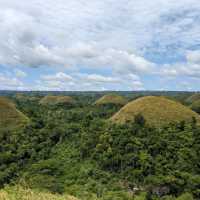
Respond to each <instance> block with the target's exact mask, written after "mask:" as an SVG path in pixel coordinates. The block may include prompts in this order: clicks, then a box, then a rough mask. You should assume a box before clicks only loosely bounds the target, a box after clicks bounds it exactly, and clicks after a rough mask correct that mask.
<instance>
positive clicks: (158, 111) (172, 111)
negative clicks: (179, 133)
mask: <svg viewBox="0 0 200 200" xmlns="http://www.w3.org/2000/svg"><path fill="white" fill-rule="evenodd" d="M138 114H142V115H143V117H144V118H145V119H146V121H147V123H148V124H151V125H155V126H161V125H165V124H169V123H170V122H178V121H183V120H184V121H191V119H192V117H195V118H196V119H197V121H198V122H200V116H199V115H198V114H197V113H195V112H193V111H192V110H190V109H189V108H187V107H185V106H184V105H182V104H180V103H178V102H175V101H172V100H170V99H167V98H164V97H155V96H147V97H142V98H139V99H137V100H135V101H132V102H130V103H128V104H127V105H126V106H124V107H123V108H122V109H121V110H120V111H119V112H118V113H116V114H115V115H114V116H113V117H112V118H111V120H112V121H113V122H117V123H125V122H126V121H133V120H134V118H135V116H136V115H138Z"/></svg>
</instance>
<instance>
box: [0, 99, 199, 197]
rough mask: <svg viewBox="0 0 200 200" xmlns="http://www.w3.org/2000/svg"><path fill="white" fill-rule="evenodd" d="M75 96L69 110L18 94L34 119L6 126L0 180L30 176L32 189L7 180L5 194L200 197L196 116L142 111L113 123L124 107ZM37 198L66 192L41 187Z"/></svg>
mask: <svg viewBox="0 0 200 200" xmlns="http://www.w3.org/2000/svg"><path fill="white" fill-rule="evenodd" d="M97 97H98V96H96V98H97ZM76 99H78V101H77V104H76V105H75V106H73V107H70V108H69V109H66V107H65V106H58V107H54V108H53V109H49V108H48V107H47V106H42V105H40V104H38V101H30V100H26V101H19V100H16V103H17V108H18V109H19V110H21V111H22V112H23V113H24V114H25V115H26V116H28V117H29V120H30V121H29V124H27V125H26V127H24V128H23V129H22V128H18V129H15V130H1V132H0V142H1V145H0V186H1V187H2V188H3V187H4V186H5V185H6V184H16V183H17V184H18V183H21V182H25V183H26V184H25V186H26V187H28V188H31V189H33V190H30V189H27V188H26V189H27V191H25V190H24V189H23V188H21V187H20V188H18V187H17V186H16V187H6V188H5V190H4V191H1V192H0V195H2V194H3V195H4V196H5V195H6V197H4V198H5V200H7V199H8V200H14V199H16V200H18V199H19V197H17V196H16V194H17V193H18V194H21V196H22V197H23V194H24V193H25V194H27V193H28V195H29V193H31V195H36V194H35V192H34V191H44V192H47V191H50V192H51V193H60V194H63V195H64V194H65V193H67V194H70V195H72V196H76V197H77V198H78V199H81V200H118V199H119V200H133V199H136V200H154V199H155V200H169V199H170V200H176V199H178V200H180V199H181V200H182V199H199V198H200V189H199V188H200V175H199V174H200V169H199V166H200V127H199V125H198V123H197V121H196V120H194V119H193V120H191V122H188V121H179V122H177V123H173V124H165V126H164V127H159V128H158V127H156V126H152V124H149V123H146V122H148V119H146V117H145V115H143V114H142V113H139V114H138V115H136V117H135V118H134V120H133V121H130V122H127V123H125V124H112V123H110V121H109V120H107V119H109V118H110V117H111V116H112V115H113V114H114V113H115V112H116V111H117V110H118V109H119V108H117V107H112V106H107V107H104V108H102V107H98V106H94V105H92V104H90V101H89V98H88V96H81V95H79V96H78V97H76ZM175 104H176V102H175ZM151 105H153V103H151ZM176 105H177V104H176ZM181 106H182V105H181ZM155 109H158V108H155ZM184 109H185V108H184ZM43 195H44V197H43ZM45 195H48V197H46V196H45ZM40 196H41V197H40ZM17 198H18V199H17ZM31 198H33V199H36V200H37V198H39V200H40V198H44V199H45V198H46V199H51V198H52V199H55V200H57V199H59V198H60V199H63V198H65V196H60V195H52V194H50V193H48V194H47V193H45V194H44V193H39V197H38V196H34V197H32V196H31V197H30V199H31ZM56 198H57V199H56ZM66 198H67V197H66ZM72 199H73V198H72Z"/></svg>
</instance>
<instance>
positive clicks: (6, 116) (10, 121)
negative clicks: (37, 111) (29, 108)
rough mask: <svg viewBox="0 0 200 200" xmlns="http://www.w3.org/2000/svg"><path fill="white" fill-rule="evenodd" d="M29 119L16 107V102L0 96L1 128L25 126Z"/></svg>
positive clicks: (8, 128) (9, 128) (10, 128)
mask: <svg viewBox="0 0 200 200" xmlns="http://www.w3.org/2000/svg"><path fill="white" fill-rule="evenodd" d="M28 121H29V119H28V118H27V117H26V116H25V115H24V114H22V113H21V112H20V111H19V110H17V109H16V107H15V105H14V103H12V102H11V101H10V100H9V99H7V98H5V97H0V130H13V129H16V128H20V127H22V126H24V125H25V124H26V123H27V122H28Z"/></svg>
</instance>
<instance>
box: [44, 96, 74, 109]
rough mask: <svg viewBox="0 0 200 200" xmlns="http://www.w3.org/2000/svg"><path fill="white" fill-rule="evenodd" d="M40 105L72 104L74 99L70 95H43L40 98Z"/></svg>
mask: <svg viewBox="0 0 200 200" xmlns="http://www.w3.org/2000/svg"><path fill="white" fill-rule="evenodd" d="M40 104H41V105H48V106H56V105H73V104H75V100H74V99H73V98H72V97H70V96H50V95H49V96H45V97H43V98H42V99H41V100H40Z"/></svg>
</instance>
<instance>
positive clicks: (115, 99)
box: [95, 94, 128, 106]
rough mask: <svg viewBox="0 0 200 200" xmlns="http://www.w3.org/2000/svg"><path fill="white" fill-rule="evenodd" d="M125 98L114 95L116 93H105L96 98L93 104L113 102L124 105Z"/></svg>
mask: <svg viewBox="0 0 200 200" xmlns="http://www.w3.org/2000/svg"><path fill="white" fill-rule="evenodd" d="M127 102H128V101H127V99H126V98H125V97H123V96H120V95H116V94H107V95H104V96H103V97H101V98H100V99H98V100H97V101H96V102H95V105H108V104H113V105H121V106H123V105H125V104H126V103H127Z"/></svg>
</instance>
